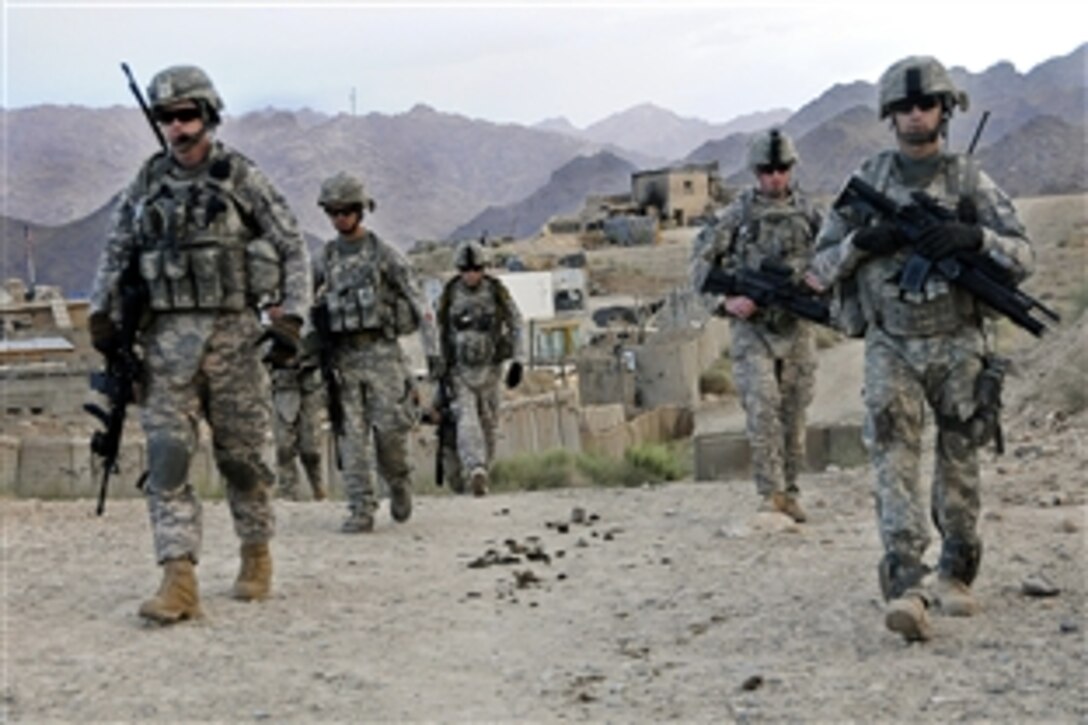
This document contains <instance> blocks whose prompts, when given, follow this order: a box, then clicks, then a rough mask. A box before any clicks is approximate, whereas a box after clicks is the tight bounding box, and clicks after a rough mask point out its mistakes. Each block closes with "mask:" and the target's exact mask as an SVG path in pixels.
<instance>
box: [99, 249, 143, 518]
mask: <svg viewBox="0 0 1088 725" xmlns="http://www.w3.org/2000/svg"><path fill="white" fill-rule="evenodd" d="M137 260H138V256H137V254H135V253H133V255H132V257H131V259H130V260H129V263H128V265H126V267H125V269H124V271H123V272H122V273H121V279H120V282H119V283H118V294H119V295H120V300H121V328H120V330H119V332H118V340H117V346H116V348H115V349H114V350H113V351H112V352H111V353H109V354H108V355H106V356H105V358H106V369H105V370H96V371H94V372H92V373H91V389H92V390H95V391H97V392H99V393H101V394H102V395H104V396H106V398H107V399H108V400H109V410H108V411H106V410H103V409H102V408H101V407H100V406H99V405H97V404H96V403H84V404H83V409H84V410H86V411H87V412H88V413H90V414H91V415H93V416H94V417H95V418H97V419H98V420H99V421H101V422H102V424H103V425H105V426H106V429H105V430H104V431H103V430H96V431H95V432H94V433H93V434H92V435H91V453H92V454H93V455H96V456H98V457H100V458H101V459H102V484H101V485H100V486H99V489H98V506H97V507H96V508H95V513H96V514H98V515H99V516H101V515H102V512H103V511H105V510H106V491H107V489H108V488H109V484H110V475H111V474H113V473H116V472H118V471H119V467H118V465H117V459H118V458H119V456H120V452H121V437H122V435H123V434H124V430H125V412H126V410H127V408H128V405H129V403H135V402H136V386H137V385H139V384H140V382H141V380H142V378H143V372H144V369H143V362H142V361H141V360H140V358H139V356H137V355H136V350H135V344H136V333H137V331H138V330H139V326H140V318H141V316H142V315H143V311H144V309H145V308H146V307H147V287H146V286H145V285H144V281H143V279H141V278H140V269H139V263H138V261H137ZM146 478H147V473H146V472H144V473H143V474H142V475H141V476H140V481H139V483H137V486H142V485H143V481H144V479H146Z"/></svg>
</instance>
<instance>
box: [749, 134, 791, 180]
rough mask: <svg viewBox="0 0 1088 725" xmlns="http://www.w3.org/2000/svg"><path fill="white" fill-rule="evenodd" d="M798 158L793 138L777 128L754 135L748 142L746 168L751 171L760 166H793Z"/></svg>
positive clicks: (754, 171) (753, 171)
mask: <svg viewBox="0 0 1088 725" xmlns="http://www.w3.org/2000/svg"><path fill="white" fill-rule="evenodd" d="M800 160H801V157H800V156H798V155H797V149H796V148H795V147H794V145H793V140H792V139H791V138H790V137H789V136H787V135H786V134H784V133H782V132H781V131H779V130H778V129H777V128H772V129H771V130H769V131H764V132H762V133H760V134H758V135H756V137H755V138H753V139H752V141H751V143H749V144H748V168H749V169H750V170H751V171H752V173H756V170H757V169H758V168H759V167H760V166H779V165H782V164H785V165H786V166H793V165H794V164H796V163H797V162H798V161H800Z"/></svg>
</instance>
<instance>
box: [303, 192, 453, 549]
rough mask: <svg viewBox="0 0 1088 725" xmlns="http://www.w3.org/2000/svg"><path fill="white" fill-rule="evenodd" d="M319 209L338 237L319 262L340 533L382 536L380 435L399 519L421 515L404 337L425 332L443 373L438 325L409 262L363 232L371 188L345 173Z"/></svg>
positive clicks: (432, 365) (384, 473) (433, 362)
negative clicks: (415, 495)
mask: <svg viewBox="0 0 1088 725" xmlns="http://www.w3.org/2000/svg"><path fill="white" fill-rule="evenodd" d="M317 203H318V205H319V206H321V207H322V208H323V209H324V210H325V213H326V214H328V216H329V221H330V222H331V223H332V225H333V227H334V228H335V229H336V231H337V232H338V236H337V237H336V238H335V239H332V240H331V241H329V242H327V243H326V244H325V249H324V252H323V256H322V258H321V259H320V261H319V264H318V270H319V271H318V275H317V276H318V280H319V284H320V287H319V290H318V297H319V300H320V302H319V304H320V305H321V308H320V309H321V314H325V315H327V318H328V329H329V331H330V332H331V337H332V339H331V340H326V341H322V343H323V344H331V345H332V347H333V351H332V352H333V359H334V365H335V368H336V373H337V375H338V376H339V384H340V390H341V396H342V400H341V401H340V402H341V405H342V407H343V411H344V430H343V435H342V437H341V440H340V441H339V443H340V456H341V461H342V465H343V478H344V488H345V493H346V494H347V499H348V511H349V515H348V518H347V519H346V520H345V521H344V524H343V526H342V527H341V530H342V531H343V532H345V533H362V532H370V531H373V530H374V511H375V510H376V509H377V505H378V504H377V501H376V500H375V494H374V473H373V471H372V462H371V459H370V456H371V453H370V450H371V435H372V434H373V445H374V451H375V454H376V457H377V461H376V463H377V466H376V468H377V472H378V474H380V475H381V477H382V478H383V479H384V480H385V482H386V483H387V484H388V486H389V492H390V512H391V514H392V516H393V520H394V521H397V522H404V521H407V520H408V518H409V517H410V516H411V515H412V494H411V488H410V486H411V481H410V480H409V477H410V475H411V470H410V467H409V464H408V431H409V430H410V429H411V427H412V424H413V422H414V420H413V415H412V405H413V403H414V396H415V395H416V390H415V384H414V381H413V380H412V378H411V376H410V375H409V371H408V370H407V368H406V366H405V360H404V354H403V352H402V351H401V348H400V344H399V343H398V341H397V338H398V337H400V336H402V335H408V334H412V333H414V332H416V331H417V330H418V331H420V333H421V335H422V338H423V346H424V350H425V352H426V355H427V365H428V368H429V370H430V371H431V372H432V375H433V374H434V372H435V371H436V370H437V369H438V368H439V365H440V364H439V358H438V352H437V342H436V339H435V331H434V317H433V315H432V314H431V313H430V311H429V310H428V309H427V303H426V301H425V300H424V299H423V296H422V293H421V292H420V290H419V286H418V284H417V282H416V279H415V275H414V273H413V272H412V270H411V267H410V266H409V264H408V261H407V260H406V259H405V258H404V256H403V255H401V254H400V253H399V252H398V251H397V250H395V249H394V248H393V247H391V246H389V245H388V244H386V243H385V242H383V241H382V240H381V239H379V238H378V237H377V236H376V235H375V234H374V233H373V232H371V231H369V230H367V229H366V228H365V227H364V226H363V224H362V221H363V216H364V213H365V210H373V209H374V202H373V201H372V200H371V199H369V198H368V197H367V196H366V194H364V192H363V183H362V182H361V181H360V180H359V179H357V178H356V177H354V176H351V175H350V174H346V173H339V174H337V175H335V176H333V177H331V178H328V179H326V180H325V181H324V182H323V183H322V184H321V191H320V194H319V196H318V200H317Z"/></svg>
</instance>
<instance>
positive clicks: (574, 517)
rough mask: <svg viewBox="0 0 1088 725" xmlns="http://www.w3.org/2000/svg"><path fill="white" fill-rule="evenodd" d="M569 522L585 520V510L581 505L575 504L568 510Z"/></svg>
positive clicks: (583, 521)
mask: <svg viewBox="0 0 1088 725" xmlns="http://www.w3.org/2000/svg"><path fill="white" fill-rule="evenodd" d="M570 522H571V523H572V524H584V523H585V522H586V510H585V509H584V508H582V507H581V506H575V507H574V508H572V509H571V510H570Z"/></svg>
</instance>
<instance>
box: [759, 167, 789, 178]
mask: <svg viewBox="0 0 1088 725" xmlns="http://www.w3.org/2000/svg"><path fill="white" fill-rule="evenodd" d="M789 170H790V164H760V165H759V166H757V167H756V171H758V172H759V173H761V174H764V175H767V176H769V175H771V174H784V173H786V172H787V171H789Z"/></svg>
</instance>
